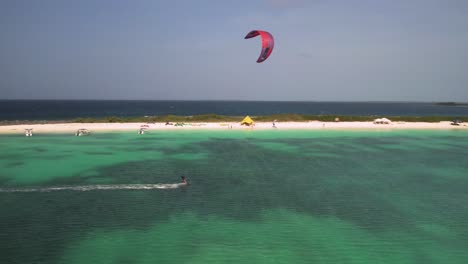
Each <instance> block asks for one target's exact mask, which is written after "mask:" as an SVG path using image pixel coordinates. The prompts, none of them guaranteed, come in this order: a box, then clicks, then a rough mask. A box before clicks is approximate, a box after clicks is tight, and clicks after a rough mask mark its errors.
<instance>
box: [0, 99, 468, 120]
mask: <svg viewBox="0 0 468 264" xmlns="http://www.w3.org/2000/svg"><path fill="white" fill-rule="evenodd" d="M284 113H295V114H310V115H329V114H331V115H360V116H451V117H461V116H468V107H467V106H466V105H465V106H446V105H437V104H434V103H407V102H405V103H402V102H265V101H104V100H102V101H99V100H95V101H82V100H73V101H71V100H0V120H65V119H73V118H77V117H94V118H97V117H108V116H121V117H133V116H160V115H168V114H173V115H200V114H218V115H230V116H242V115H271V114H284Z"/></svg>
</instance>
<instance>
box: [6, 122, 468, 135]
mask: <svg viewBox="0 0 468 264" xmlns="http://www.w3.org/2000/svg"><path fill="white" fill-rule="evenodd" d="M141 128H144V129H145V131H146V132H151V131H157V130H164V131H165V130H265V129H278V130H285V129H286V130H299V129H314V130H317V129H333V130H349V129H361V130H393V129H426V130H438V129H442V130H453V129H457V130H468V124H465V123H461V124H459V125H458V126H454V125H451V122H450V121H442V122H435V123H429V122H392V123H390V124H374V123H373V122H322V121H308V122H275V124H274V126H273V123H272V122H256V123H255V124H254V125H253V126H245V125H241V124H240V123H238V122H237V123H236V122H223V123H214V122H206V123H184V124H180V123H178V124H177V123H174V124H169V125H168V124H165V123H61V124H31V125H2V126H0V134H17V133H21V134H24V132H25V129H33V132H34V134H37V133H75V132H76V131H77V130H78V129H87V130H89V131H90V132H91V133H99V132H118V131H135V132H138V131H139V130H140V129H141Z"/></svg>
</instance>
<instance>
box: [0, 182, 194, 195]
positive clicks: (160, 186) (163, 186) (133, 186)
mask: <svg viewBox="0 0 468 264" xmlns="http://www.w3.org/2000/svg"><path fill="white" fill-rule="evenodd" d="M184 186H187V184H186V183H156V184H107V185H104V184H102V185H101V184H100V185H79V186H53V187H37V188H0V192H9V193H11V192H53V191H78V192H87V191H108V190H155V189H177V188H180V187H184Z"/></svg>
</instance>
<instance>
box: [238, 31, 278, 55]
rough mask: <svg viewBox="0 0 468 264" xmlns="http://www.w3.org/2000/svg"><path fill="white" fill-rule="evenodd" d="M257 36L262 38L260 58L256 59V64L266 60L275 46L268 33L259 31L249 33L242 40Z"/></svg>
mask: <svg viewBox="0 0 468 264" xmlns="http://www.w3.org/2000/svg"><path fill="white" fill-rule="evenodd" d="M258 35H260V37H261V38H262V52H261V53H260V57H258V60H257V63H260V62H264V61H265V60H266V59H268V57H269V56H270V54H271V52H272V51H273V47H274V46H275V41H274V39H273V36H272V35H271V34H270V33H268V32H266V31H261V30H252V31H250V32H249V34H247V36H245V38H244V39H249V38H254V37H256V36H258Z"/></svg>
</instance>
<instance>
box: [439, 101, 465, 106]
mask: <svg viewBox="0 0 468 264" xmlns="http://www.w3.org/2000/svg"><path fill="white" fill-rule="evenodd" d="M434 104H436V105H445V106H468V103H456V102H437V103H434Z"/></svg>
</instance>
